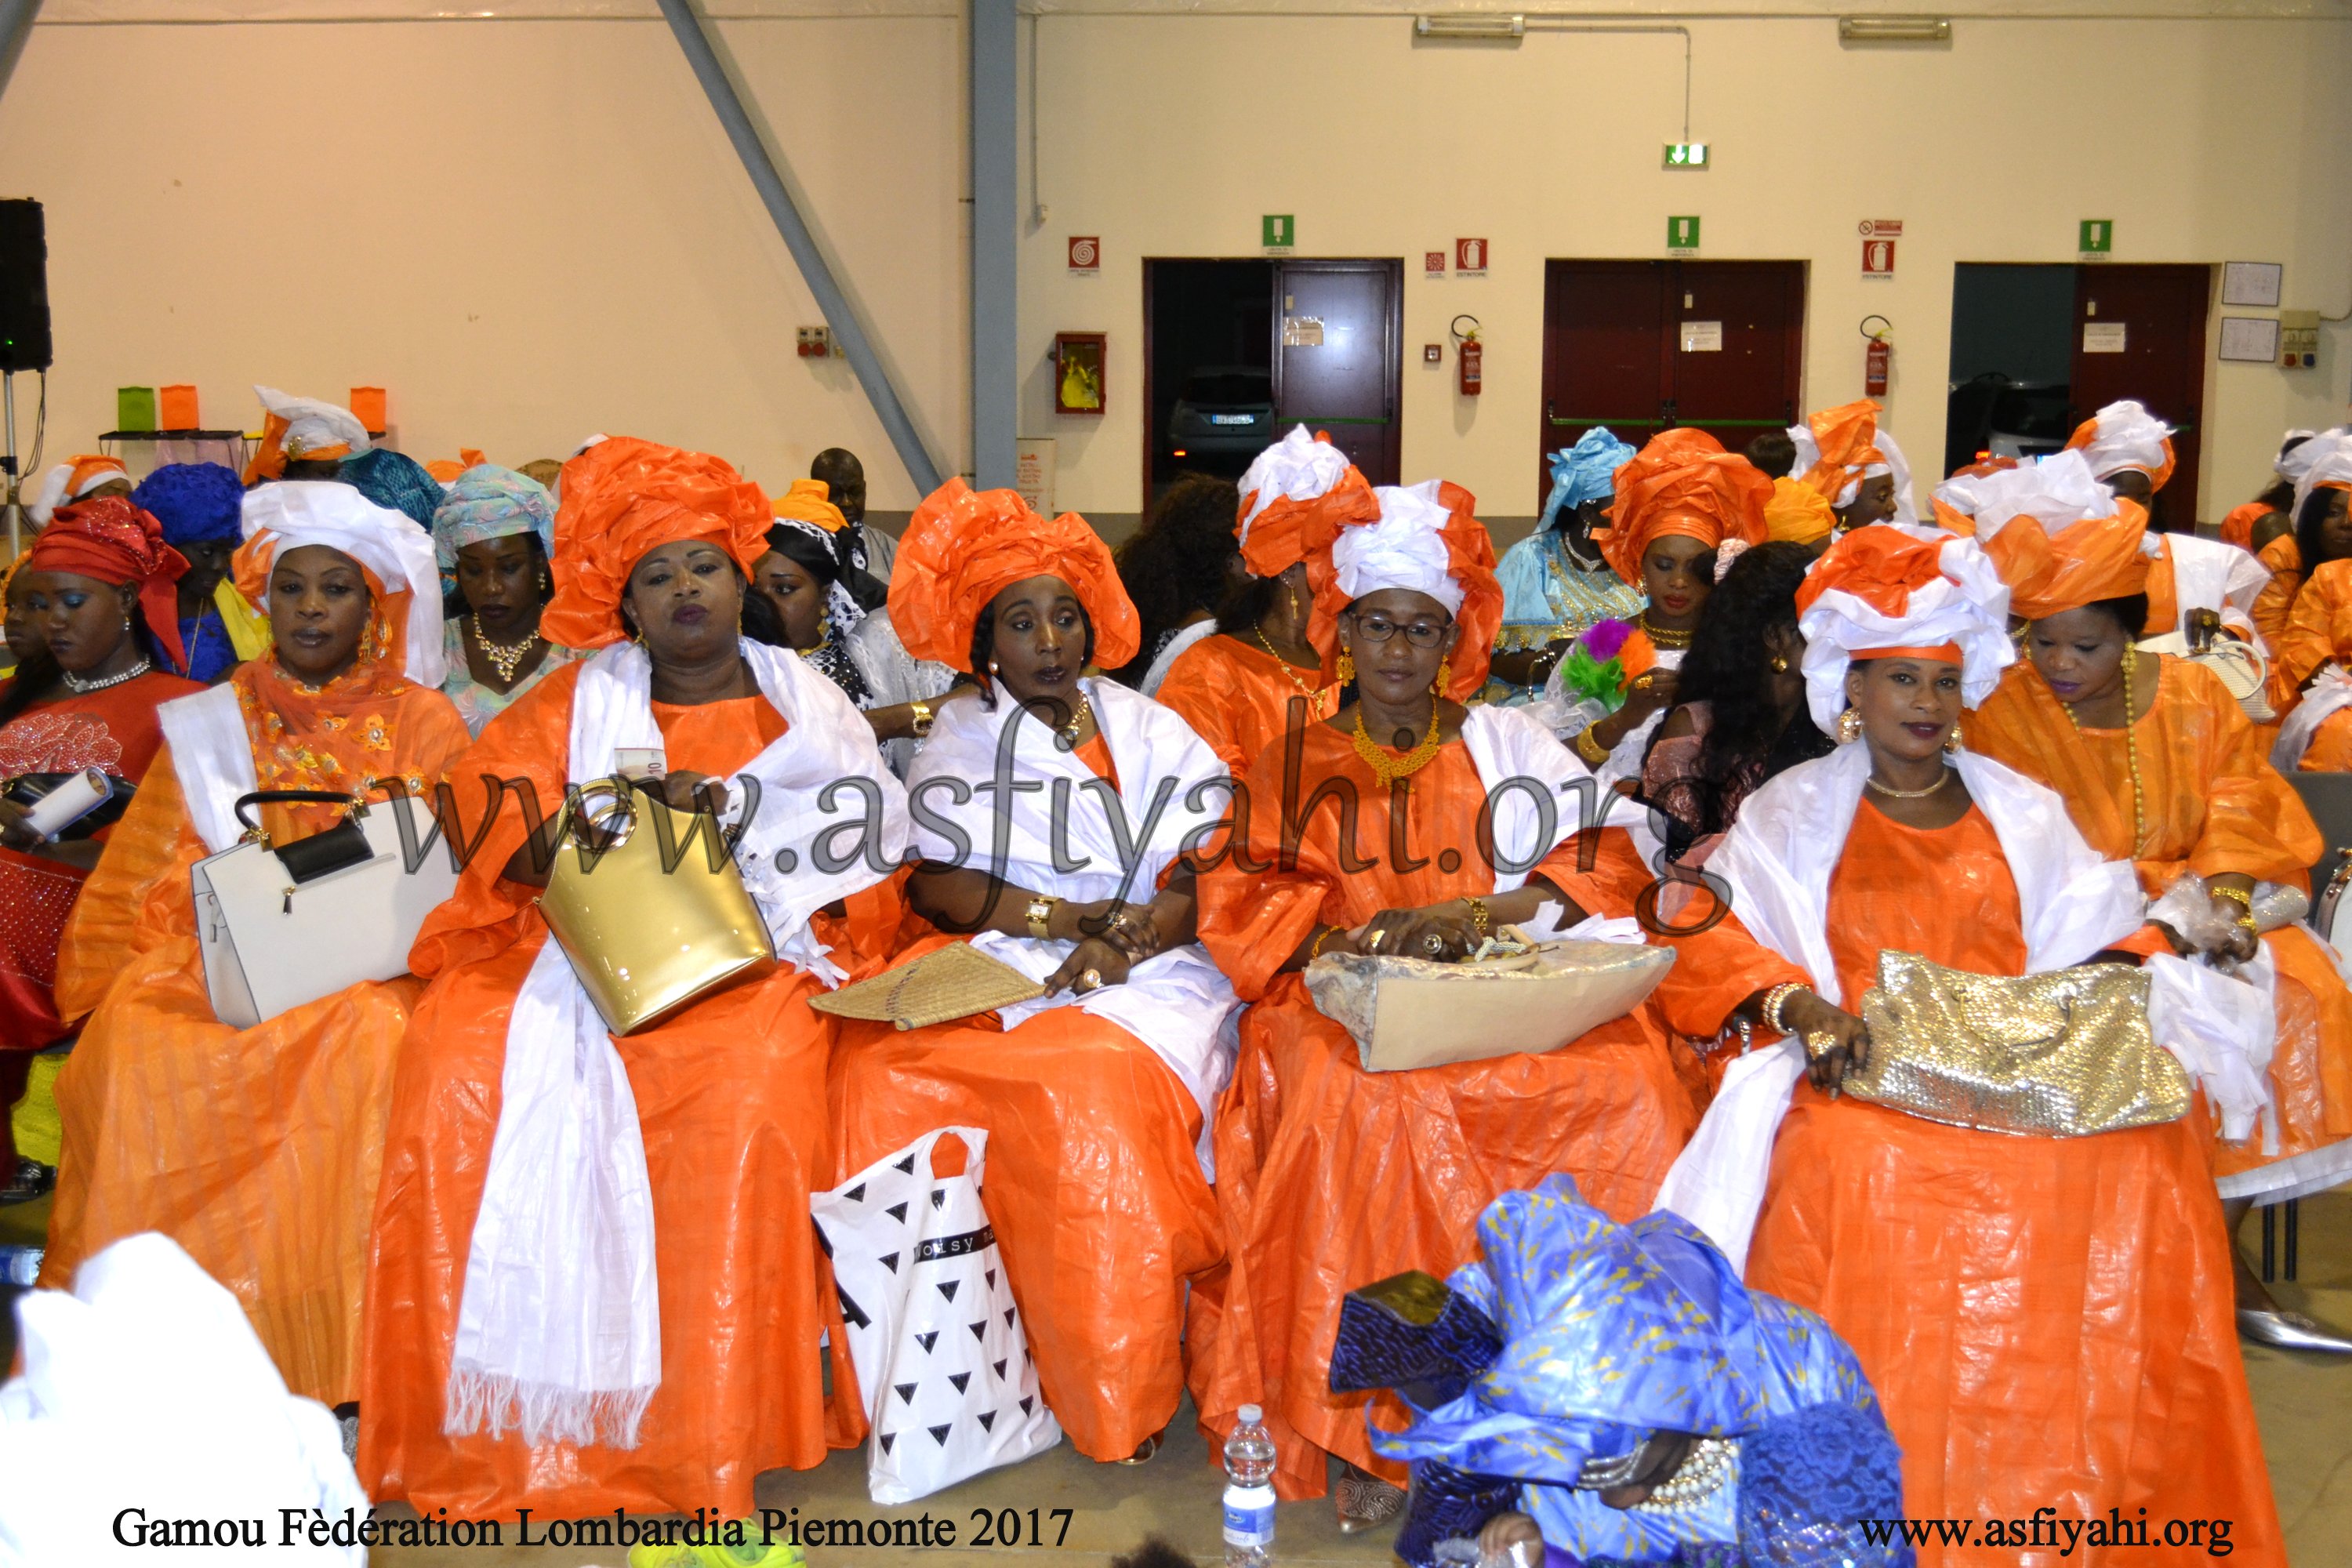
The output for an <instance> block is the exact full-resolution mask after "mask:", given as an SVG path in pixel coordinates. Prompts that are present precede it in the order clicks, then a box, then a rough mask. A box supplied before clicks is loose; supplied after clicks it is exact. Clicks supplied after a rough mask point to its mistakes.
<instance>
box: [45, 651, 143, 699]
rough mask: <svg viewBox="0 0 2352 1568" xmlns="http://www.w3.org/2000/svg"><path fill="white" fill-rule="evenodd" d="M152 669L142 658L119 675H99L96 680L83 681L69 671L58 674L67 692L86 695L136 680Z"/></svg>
mask: <svg viewBox="0 0 2352 1568" xmlns="http://www.w3.org/2000/svg"><path fill="white" fill-rule="evenodd" d="M152 668H155V666H154V663H153V661H152V660H150V659H148V658H143V657H142V658H141V659H140V660H139V662H138V663H137V664H134V665H132V666H131V668H129V669H126V670H124V671H123V672H122V673H121V674H120V675H101V676H100V677H99V678H98V679H96V680H84V679H82V678H81V677H80V676H79V675H76V674H75V673H74V672H73V671H72V670H70V669H61V670H59V671H58V675H60V676H61V677H63V678H64V679H65V683H66V689H67V690H68V691H79V692H82V693H84V694H87V693H89V692H92V691H103V690H105V689H107V688H108V687H110V686H120V685H121V684H122V683H123V682H124V681H126V680H136V679H139V678H140V677H141V676H142V675H144V674H146V673H147V672H148V671H149V670H151V669H152Z"/></svg>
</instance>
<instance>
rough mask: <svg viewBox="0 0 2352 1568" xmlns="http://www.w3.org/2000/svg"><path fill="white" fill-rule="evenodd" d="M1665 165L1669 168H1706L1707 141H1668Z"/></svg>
mask: <svg viewBox="0 0 2352 1568" xmlns="http://www.w3.org/2000/svg"><path fill="white" fill-rule="evenodd" d="M1665 166H1666V167H1667V168H1669V169H1704V168H1706V142H1667V143H1666V157H1665Z"/></svg>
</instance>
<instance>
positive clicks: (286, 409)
mask: <svg viewBox="0 0 2352 1568" xmlns="http://www.w3.org/2000/svg"><path fill="white" fill-rule="evenodd" d="M253 395H255V396H256V397H258V398H260V399H261V409H262V415H263V419H262V426H261V444H260V445H259V446H258V447H255V448H254V453H253V461H251V462H249V463H247V465H246V466H245V482H246V483H247V484H248V485H254V484H258V483H260V482H261V481H262V480H263V479H276V478H277V477H278V475H280V474H282V473H284V472H285V471H286V465H287V464H288V463H289V461H292V462H329V461H332V460H334V459H336V458H356V457H358V456H359V455H360V454H361V453H362V452H365V451H368V450H370V449H371V448H372V447H373V443H371V442H370V441H369V440H368V433H367V426H364V425H362V424H361V423H360V419H359V416H358V415H356V414H353V413H352V411H351V410H350V409H348V408H345V407H342V406H341V405H337V404H333V403H321V402H320V401H319V400H318V399H317V398H315V397H296V396H294V395H292V394H290V393H285V392H280V391H278V389H277V388H276V387H274V386H260V385H257V386H255V387H254V389H253Z"/></svg>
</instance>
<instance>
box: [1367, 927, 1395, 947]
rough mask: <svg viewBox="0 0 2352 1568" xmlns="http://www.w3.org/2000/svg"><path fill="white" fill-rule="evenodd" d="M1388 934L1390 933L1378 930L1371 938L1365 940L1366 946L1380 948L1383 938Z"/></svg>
mask: <svg viewBox="0 0 2352 1568" xmlns="http://www.w3.org/2000/svg"><path fill="white" fill-rule="evenodd" d="M1388 934H1389V933H1388V932H1386V931H1378V930H1376V931H1373V932H1372V934H1371V935H1370V937H1368V938H1366V939H1365V942H1364V945H1365V946H1366V947H1378V946H1380V945H1381V938H1382V937H1384V936H1386V935H1388Z"/></svg>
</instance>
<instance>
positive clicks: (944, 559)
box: [890, 479, 1143, 669]
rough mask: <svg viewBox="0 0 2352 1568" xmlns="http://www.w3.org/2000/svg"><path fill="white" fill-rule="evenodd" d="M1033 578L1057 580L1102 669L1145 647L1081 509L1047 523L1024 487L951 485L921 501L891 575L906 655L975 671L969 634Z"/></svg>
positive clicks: (893, 611) (1105, 551)
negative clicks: (999, 599) (1077, 610)
mask: <svg viewBox="0 0 2352 1568" xmlns="http://www.w3.org/2000/svg"><path fill="white" fill-rule="evenodd" d="M1031 577H1059V578H1060V579H1061V580H1062V581H1063V582H1065V583H1067V584H1069V585H1070V588H1071V590H1072V591H1073V592H1074V593H1076V595H1077V596H1078V603H1079V604H1081V605H1085V606H1086V611H1087V619H1089V620H1091V621H1092V622H1093V623H1094V628H1095V663H1096V664H1097V666H1099V667H1100V668H1104V669H1116V668H1118V667H1119V666H1121V665H1124V664H1128V663H1130V662H1132V661H1133V660H1134V658H1135V656H1136V654H1137V653H1138V652H1139V651H1140V649H1141V647H1142V645H1143V626H1142V623H1141V621H1140V620H1139V619H1138V618H1137V616H1136V613H1135V605H1134V604H1133V602H1132V601H1130V600H1129V598H1128V596H1127V589H1126V587H1125V586H1124V585H1122V584H1120V582H1119V580H1118V567H1117V565H1115V564H1114V563H1112V561H1111V556H1110V546H1108V545H1107V544H1105V543H1104V542H1102V536H1101V535H1100V534H1098V533H1097V532H1096V531H1094V530H1093V528H1091V527H1090V526H1088V525H1087V520H1086V519H1085V518H1083V517H1080V516H1079V515H1078V514H1077V513H1076V512H1074V511H1066V512H1064V513H1063V514H1062V515H1061V516H1059V517H1057V518H1055V519H1054V520H1053V521H1050V522H1048V521H1046V520H1045V519H1044V518H1042V517H1040V516H1038V515H1037V514H1036V513H1035V512H1034V511H1032V510H1029V506H1028V503H1027V502H1025V501H1024V500H1022V499H1021V495H1020V492H1019V491H1017V490H974V489H972V488H971V486H970V485H967V484H965V483H964V482H963V480H961V479H950V480H949V481H948V482H947V483H946V484H943V485H941V486H940V488H939V489H936V490H933V491H932V492H931V493H930V494H929V495H928V496H926V497H924V498H923V504H922V505H920V506H919V507H917V508H916V509H915V515H914V516H912V517H911V518H909V519H908V520H907V531H906V534H905V536H904V537H902V538H901V539H900V540H899V541H898V561H897V563H895V564H894V565H893V566H892V567H891V569H890V625H891V626H892V627H893V628H895V629H896V630H897V632H898V640H899V641H900V642H902V643H904V644H906V645H907V651H908V653H910V654H912V655H914V656H915V657H916V658H926V659H931V660H934V661H936V662H938V663H940V664H944V665H946V666H948V667H949V668H953V669H970V668H971V634H972V628H973V627H974V626H978V625H979V624H980V615H981V612H982V610H985V609H986V608H988V606H989V605H991V604H992V602H994V600H995V598H996V595H999V594H1001V593H1003V591H1004V590H1005V589H1007V588H1009V587H1011V586H1012V585H1013V584H1015V583H1020V582H1024V581H1026V580H1027V579H1029V578H1031Z"/></svg>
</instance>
